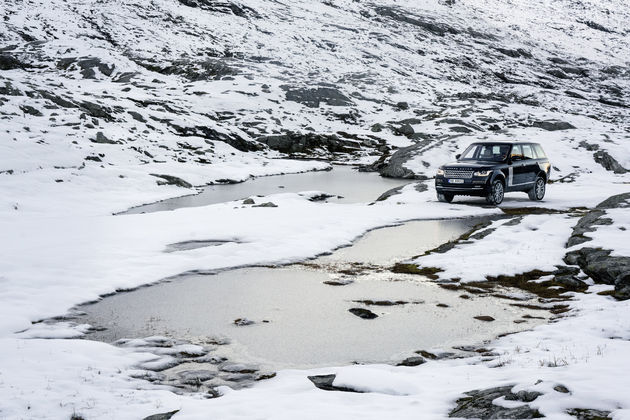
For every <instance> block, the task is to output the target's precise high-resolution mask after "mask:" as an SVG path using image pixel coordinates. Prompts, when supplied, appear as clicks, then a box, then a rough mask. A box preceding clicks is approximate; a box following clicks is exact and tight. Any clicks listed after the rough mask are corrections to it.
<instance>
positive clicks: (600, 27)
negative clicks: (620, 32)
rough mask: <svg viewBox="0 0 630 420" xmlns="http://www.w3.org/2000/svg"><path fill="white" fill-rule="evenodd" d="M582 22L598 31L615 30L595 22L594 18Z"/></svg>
mask: <svg viewBox="0 0 630 420" xmlns="http://www.w3.org/2000/svg"><path fill="white" fill-rule="evenodd" d="M581 23H583V24H585V25H586V26H588V27H589V28H592V29H596V30H598V31H602V32H608V33H610V32H613V31H611V30H610V29H608V28H607V27H605V26H604V25H600V24H599V23H597V22H593V21H592V20H586V21H583V22H581Z"/></svg>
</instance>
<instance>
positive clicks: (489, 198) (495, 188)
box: [486, 179, 505, 206]
mask: <svg viewBox="0 0 630 420" xmlns="http://www.w3.org/2000/svg"><path fill="white" fill-rule="evenodd" d="M504 195H505V187H504V186H503V182H501V180H499V179H497V180H494V181H492V185H491V186H490V192H489V193H488V195H486V203H488V204H492V205H493V206H498V205H499V204H501V203H502V202H503V196H504Z"/></svg>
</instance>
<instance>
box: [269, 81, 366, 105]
mask: <svg viewBox="0 0 630 420" xmlns="http://www.w3.org/2000/svg"><path fill="white" fill-rule="evenodd" d="M281 88H283V89H284V90H285V91H286V100H287V101H292V102H297V103H300V104H302V105H306V106H307V107H309V108H318V107H319V105H320V104H321V103H325V104H326V105H330V106H352V105H354V103H353V102H352V101H351V100H350V98H348V97H347V96H346V95H344V94H343V93H341V92H340V91H339V90H338V89H336V88H332V87H317V88H297V89H292V88H290V87H289V86H286V85H284V86H281Z"/></svg>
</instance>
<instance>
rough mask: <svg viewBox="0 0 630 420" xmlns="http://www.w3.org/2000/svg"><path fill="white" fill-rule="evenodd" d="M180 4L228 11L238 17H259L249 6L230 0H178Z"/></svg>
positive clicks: (212, 10) (209, 9) (223, 11)
mask: <svg viewBox="0 0 630 420" xmlns="http://www.w3.org/2000/svg"><path fill="white" fill-rule="evenodd" d="M178 1H179V2H180V3H181V4H183V5H185V6H188V7H198V8H200V9H202V10H207V11H209V12H214V13H230V14H234V15H236V16H239V17H248V16H251V17H260V16H259V15H258V13H257V12H256V11H255V10H254V9H252V8H251V7H247V6H244V5H242V4H236V3H232V2H231V1H221V0H178Z"/></svg>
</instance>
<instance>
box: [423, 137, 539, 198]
mask: <svg viewBox="0 0 630 420" xmlns="http://www.w3.org/2000/svg"><path fill="white" fill-rule="evenodd" d="M455 157H456V159H457V162H454V163H449V164H447V165H444V166H441V167H440V169H438V171H437V175H436V176H435V189H436V191H437V197H438V200H440V201H444V202H447V203H450V202H451V201H453V197H455V196H456V195H473V196H479V197H485V198H486V201H487V202H488V203H490V204H494V205H498V204H501V202H502V201H503V195H504V193H506V192H511V191H522V192H526V193H527V194H528V195H529V198H530V199H531V200H535V201H538V200H542V199H543V197H544V196H545V185H546V183H547V180H548V179H549V175H550V173H551V165H550V164H549V159H547V156H546V155H545V152H544V151H543V149H542V147H541V146H540V144H538V143H524V142H523V143H521V142H518V143H516V142H481V143H473V144H471V145H470V146H468V148H467V149H466V150H465V151H464V153H462V154H461V155H457V156H455Z"/></svg>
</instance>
